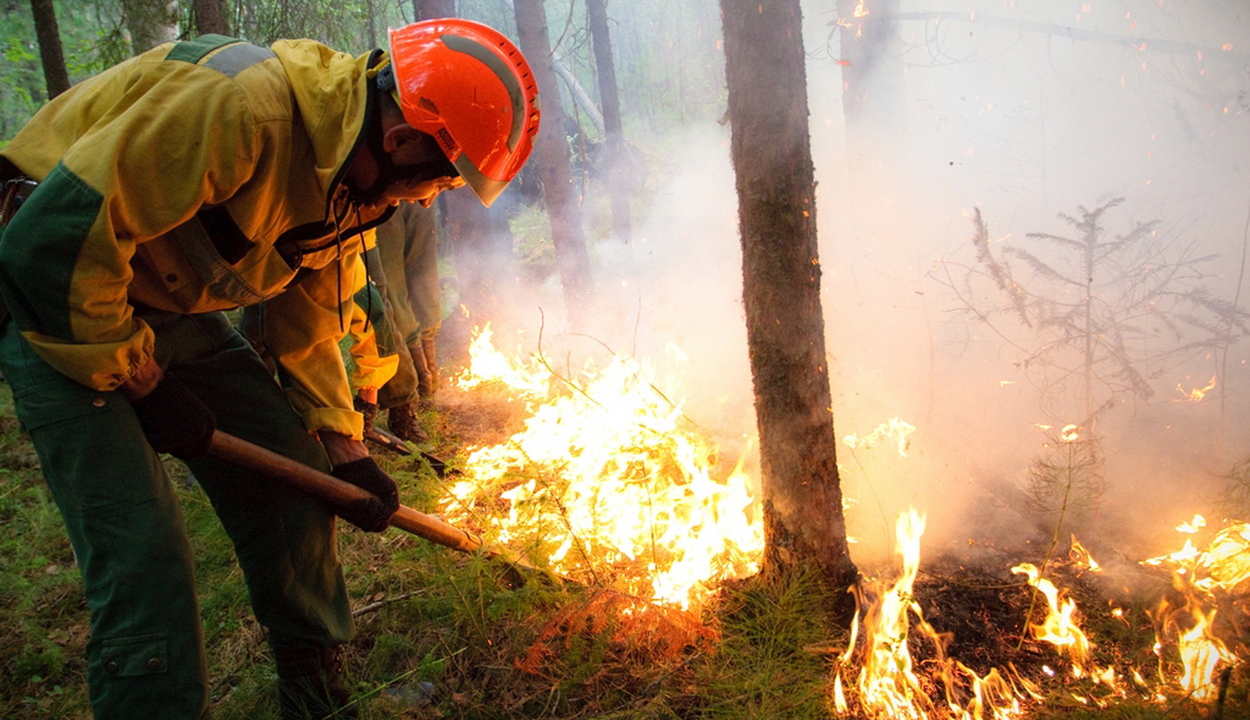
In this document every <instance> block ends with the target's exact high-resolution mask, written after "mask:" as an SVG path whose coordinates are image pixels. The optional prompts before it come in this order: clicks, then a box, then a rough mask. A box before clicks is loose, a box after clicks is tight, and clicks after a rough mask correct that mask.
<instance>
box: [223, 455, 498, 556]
mask: <svg viewBox="0 0 1250 720" xmlns="http://www.w3.org/2000/svg"><path fill="white" fill-rule="evenodd" d="M209 452H211V453H212V454H213V455H216V456H217V457H219V458H221V459H223V460H228V461H230V462H232V463H235V464H236V465H241V466H243V467H245V468H248V469H250V470H255V471H256V472H259V473H262V474H264V475H266V476H268V477H271V478H273V479H275V480H280V481H282V482H284V483H286V484H288V485H291V486H293V487H296V488H299V489H300V490H303V491H304V492H306V493H308V494H310V495H314V496H316V497H319V498H321V499H322V500H325V501H326V502H329V503H331V504H333V505H347V504H348V503H351V502H352V501H355V500H367V499H369V498H370V497H373V496H372V495H370V494H369V492H368V491H367V490H364V489H362V488H358V487H356V486H355V485H352V484H351V483H349V482H344V481H342V480H339V479H338V478H336V477H334V476H333V475H330V474H329V473H324V472H321V471H320V470H316V469H314V468H310V467H308V466H307V465H305V464H303V463H301V462H296V461H295V460H292V459H290V458H288V457H286V456H284V455H279V454H278V453H276V452H274V451H272V450H266V449H265V448H263V447H260V446H259V445H255V444H253V443H250V442H247V441H246V440H240V439H239V438H237V437H235V436H233V435H229V434H227V433H224V432H222V431H220V430H216V431H214V432H213V441H212V445H211V446H210V447H209ZM390 523H391V526H392V527H397V528H399V529H400V530H405V531H407V532H410V533H412V534H413V535H416V536H418V537H422V538H425V539H426V540H429V541H430V542H434V543H438V544H439V545H443V546H445V547H449V548H451V549H453V550H459V551H461V552H474V551H476V550H478V549H480V548H481V547H482V541H481V540H480V539H479V538H477V537H476V536H474V535H472V534H471V533H469V532H466V531H464V530H461V529H460V528H458V527H455V526H453V525H448V524H447V523H445V522H443V521H442V520H439V519H438V518H436V517H433V516H432V515H426V514H425V513H422V512H417V511H416V510H413V509H412V508H410V507H408V506H406V505H400V506H399V510H397V511H396V512H395V514H394V515H392V516H391V520H390ZM491 554H499V553H491Z"/></svg>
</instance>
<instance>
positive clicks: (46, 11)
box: [30, 0, 69, 100]
mask: <svg viewBox="0 0 1250 720" xmlns="http://www.w3.org/2000/svg"><path fill="white" fill-rule="evenodd" d="M30 11H31V14H33V15H34V16H35V35H36V36H37V37H38V38H39V60H40V62H42V63H43V81H44V84H45V85H46V86H47V88H48V99H49V100H51V99H52V98H54V97H56V96H57V95H60V94H61V93H63V92H65V91H66V90H69V72H68V71H67V70H66V69H65V54H64V53H63V52H62V50H61V31H60V29H59V28H58V27H57V24H56V8H54V7H53V6H52V0H30Z"/></svg>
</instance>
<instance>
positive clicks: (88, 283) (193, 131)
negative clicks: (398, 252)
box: [0, 35, 389, 437]
mask: <svg viewBox="0 0 1250 720" xmlns="http://www.w3.org/2000/svg"><path fill="white" fill-rule="evenodd" d="M382 57H384V56H383V54H382V53H381V52H380V51H374V53H372V54H370V55H368V56H361V57H352V56H350V55H346V54H343V53H338V52H334V51H332V50H330V49H329V48H327V47H326V46H324V45H322V44H320V43H317V42H314V41H311V40H298V41H279V42H277V43H275V44H273V45H272V46H271V47H270V48H262V47H257V46H254V45H249V44H246V43H241V42H238V41H235V40H233V39H230V38H224V37H220V36H213V35H209V36H205V37H202V38H199V39H197V40H194V41H187V42H181V43H167V44H165V45H161V46H159V47H157V48H154V49H153V50H151V51H149V52H146V53H144V54H142V55H139V56H137V57H134V58H132V59H130V60H128V61H126V62H123V63H121V64H120V65H117V66H115V67H113V68H111V69H109V70H107V71H105V72H103V73H101V74H99V75H96V76H95V77H92V78H90V79H88V80H85V81H83V82H81V83H79V84H78V85H76V86H74V87H73V88H71V89H70V90H69V91H68V92H66V93H64V94H62V95H60V96H58V97H57V98H56V99H55V100H53V101H52V102H50V103H49V104H48V105H46V106H45V107H44V108H43V109H41V110H40V111H39V112H38V113H37V114H36V115H35V117H34V118H33V119H32V120H31V121H30V122H29V123H28V124H27V125H26V126H25V127H24V128H23V129H22V130H21V131H20V132H19V133H18V135H17V136H16V137H15V138H14V139H13V140H12V141H11V142H10V143H9V144H8V145H7V146H6V147H5V148H4V149H3V150H2V151H0V154H3V156H4V157H5V158H7V159H8V160H10V161H11V162H12V163H13V164H14V165H16V166H17V167H18V168H19V169H20V170H21V171H23V172H24V173H26V174H27V175H29V176H31V177H32V178H34V179H36V180H38V181H40V185H39V187H38V189H36V190H35V192H34V193H33V194H32V195H31V196H30V198H29V199H28V200H27V201H26V203H25V204H24V205H23V206H22V208H21V210H19V211H18V213H17V214H16V216H15V217H14V218H13V219H12V221H11V222H10V223H9V225H8V227H7V228H6V229H5V230H4V234H3V236H2V239H0V294H2V295H3V297H4V300H5V302H6V305H7V306H8V308H9V310H10V311H11V312H12V314H13V317H14V319H15V320H16V321H17V323H18V327H19V328H20V329H21V331H22V334H23V336H24V337H25V338H26V339H27V340H28V341H29V342H30V344H31V346H32V347H33V348H34V349H35V351H36V352H37V353H39V355H40V356H41V357H42V358H43V359H44V360H46V361H47V362H48V363H49V364H51V365H52V366H53V367H55V368H56V369H58V370H59V371H61V372H63V373H64V374H66V375H67V376H69V377H71V378H73V379H74V380H77V381H78V382H81V383H83V384H84V385H88V386H90V387H92V388H95V389H98V390H112V389H115V388H116V387H117V386H118V385H120V384H121V383H123V382H124V381H125V380H126V379H127V378H128V377H129V376H130V375H131V374H132V373H133V372H134V371H135V370H136V369H137V368H139V367H140V366H142V365H143V364H144V362H145V361H146V360H147V358H148V357H149V355H151V353H152V350H153V334H152V331H151V329H150V328H149V327H148V326H147V325H146V324H145V323H144V322H143V321H142V320H141V319H139V318H137V317H134V315H133V305H136V304H138V305H146V306H149V307H153V308H157V309H161V310H168V311H173V312H180V313H200V312H208V311H213V310H222V309H228V308H235V307H239V306H243V305H249V304H253V303H257V302H260V301H262V300H264V301H266V306H267V309H266V321H265V338H264V342H265V344H266V346H267V347H268V349H269V351H270V352H271V353H272V354H273V356H274V358H275V359H276V360H277V361H278V362H279V363H280V364H281V365H282V366H283V368H284V370H285V371H286V374H287V375H288V376H289V377H290V378H291V385H290V387H289V388H288V393H289V395H290V398H291V400H292V403H293V404H294V405H295V407H296V409H297V410H299V411H300V412H301V413H302V415H303V418H304V423H305V426H306V427H308V428H309V429H310V430H319V429H328V430H334V431H337V432H342V433H344V434H350V435H352V436H354V437H359V436H360V428H361V421H360V416H359V414H358V413H356V412H355V411H354V410H352V409H351V408H352V398H351V391H350V390H349V387H348V382H347V374H346V370H345V368H344V365H343V361H342V357H341V355H340V352H339V347H338V343H339V340H340V339H341V338H342V335H343V331H344V329H345V327H346V322H345V320H344V319H345V318H346V317H348V314H349V312H350V304H351V297H352V285H353V282H352V280H353V279H354V277H355V271H356V267H357V262H358V255H359V253H360V244H361V240H360V237H359V236H360V234H361V232H362V231H363V230H364V229H367V228H370V227H373V226H375V225H377V224H378V223H380V222H382V221H383V220H385V218H386V217H388V216H389V212H385V213H380V214H378V212H377V211H374V216H365V215H362V213H361V212H360V211H357V210H356V209H355V208H354V207H353V206H352V205H351V204H350V203H348V202H347V198H346V190H345V188H344V187H343V186H342V184H341V181H342V177H343V175H344V173H345V171H346V167H347V161H348V160H349V158H350V157H351V156H352V154H353V152H354V150H355V149H356V148H357V147H358V146H359V144H360V143H362V142H363V136H364V133H363V129H364V128H366V127H370V125H369V124H367V122H368V123H370V124H371V123H373V122H375V121H374V120H373V119H372V117H373V114H374V108H373V102H374V100H373V98H374V95H375V93H374V92H373V91H372V88H373V87H374V81H373V79H372V73H371V72H369V69H370V68H373V67H376V65H377V64H378V62H379V61H380V60H381V58H382Z"/></svg>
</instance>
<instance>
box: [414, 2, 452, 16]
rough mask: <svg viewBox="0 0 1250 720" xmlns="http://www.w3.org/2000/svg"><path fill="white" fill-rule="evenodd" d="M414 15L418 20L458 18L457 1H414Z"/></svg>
mask: <svg viewBox="0 0 1250 720" xmlns="http://www.w3.org/2000/svg"><path fill="white" fill-rule="evenodd" d="M412 14H413V17H415V18H416V19H417V20H433V19H434V18H443V17H456V0H412Z"/></svg>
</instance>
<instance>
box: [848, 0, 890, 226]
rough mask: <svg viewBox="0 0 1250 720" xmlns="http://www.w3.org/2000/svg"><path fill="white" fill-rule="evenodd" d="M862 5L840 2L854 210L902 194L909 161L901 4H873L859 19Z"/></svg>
mask: <svg viewBox="0 0 1250 720" xmlns="http://www.w3.org/2000/svg"><path fill="white" fill-rule="evenodd" d="M858 6H859V3H858V0H838V15H839V16H840V17H841V18H842V19H843V20H846V23H845V24H842V25H840V27H839V31H840V46H841V54H842V57H841V62H842V113H843V117H844V118H845V120H846V157H847V174H848V175H850V177H852V178H855V182H853V183H851V193H852V195H851V197H850V198H849V203H850V206H851V207H861V206H863V205H865V204H866V203H868V202H869V201H870V200H871V198H870V197H869V196H872V197H878V196H879V195H880V194H881V193H882V192H883V191H889V190H890V189H894V191H895V192H902V191H903V189H902V186H901V185H900V184H899V182H898V180H899V179H900V178H899V173H898V171H897V162H898V161H901V160H902V159H903V158H904V157H906V156H907V108H906V101H905V87H904V80H903V78H904V67H903V60H902V51H901V50H900V49H899V48H898V47H897V42H896V38H897V35H898V33H897V32H896V29H897V25H898V21H897V19H896V15H897V6H898V0H880V1H879V2H874V3H869V6H870V7H871V11H870V12H869V13H868V14H867V15H863V16H862V17H855V9H856V8H857V7H858Z"/></svg>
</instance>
